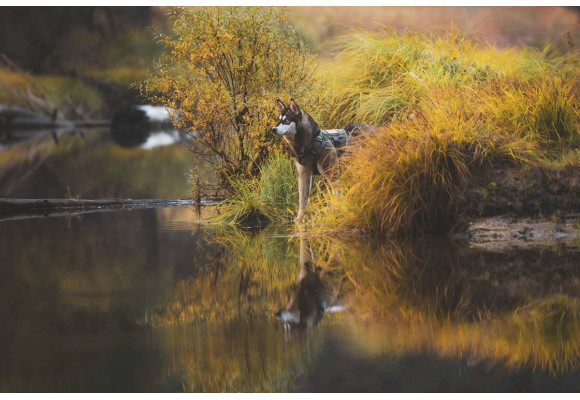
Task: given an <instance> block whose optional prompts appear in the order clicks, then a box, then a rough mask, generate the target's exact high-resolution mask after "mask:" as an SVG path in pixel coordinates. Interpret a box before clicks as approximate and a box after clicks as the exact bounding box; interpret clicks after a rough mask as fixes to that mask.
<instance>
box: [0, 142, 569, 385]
mask: <svg viewBox="0 0 580 400" xmlns="http://www.w3.org/2000/svg"><path fill="white" fill-rule="evenodd" d="M63 144H64V145H66V146H67V147H66V149H67V150H66V151H61V148H60V147H59V146H61V145H63ZM23 145H24V146H27V147H26V151H27V153H26V154H28V155H29V156H30V153H28V152H29V151H30V149H31V148H38V146H39V144H38V143H32V144H31V143H27V144H23ZM35 146H36V147H35ZM42 147H43V148H46V147H48V148H49V151H48V155H46V156H45V159H44V161H43V163H42V164H41V166H39V167H38V169H37V170H36V171H41V170H44V171H45V172H43V173H42V174H40V175H38V176H37V175H36V174H37V173H38V172H33V173H31V174H30V175H29V176H28V177H26V179H24V180H22V182H24V183H25V184H19V185H14V186H11V187H12V188H13V189H12V190H13V191H15V192H14V193H24V194H29V195H30V196H32V195H34V194H40V195H43V196H46V194H47V193H51V190H53V191H54V193H56V194H58V190H62V188H63V187H66V186H68V187H70V189H71V191H72V192H73V193H74V192H75V191H77V190H79V191H80V190H87V191H89V192H90V191H91V190H92V191H93V192H92V193H95V194H100V193H105V194H107V195H115V196H118V197H133V198H136V197H138V196H137V195H136V194H140V195H143V196H144V197H163V196H162V194H164V193H165V194H166V195H167V197H170V195H173V196H175V197H179V193H183V192H184V191H185V190H186V185H184V184H183V183H182V179H183V177H184V175H186V174H187V173H188V169H189V168H190V167H191V164H190V163H189V161H187V162H183V163H181V162H178V163H174V164H171V165H172V166H171V167H168V169H167V170H166V172H164V173H159V174H158V172H156V168H154V165H155V162H160V161H166V160H169V159H170V158H172V157H174V158H175V157H177V158H179V157H183V160H185V159H186V158H185V155H187V154H188V153H183V151H184V149H183V148H182V147H179V146H167V147H164V148H162V149H157V150H156V149H153V150H143V149H119V148H116V147H115V146H114V144H113V143H111V142H110V139H107V138H106V136H105V137H103V135H102V133H100V134H97V133H95V135H94V136H91V137H89V138H88V139H87V136H85V137H84V138H80V137H76V136H73V137H70V138H68V139H65V138H62V140H61V141H60V143H59V145H54V144H52V145H50V144H46V143H43V144H42ZM159 150H161V151H159ZM6 151H11V152H12V153H10V154H11V157H9V160H10V163H7V162H4V164H0V168H3V169H2V171H4V174H3V175H2V174H0V181H1V182H3V184H5V183H6V182H15V181H14V179H16V178H15V177H16V175H11V174H8V173H7V172H6V171H15V170H18V168H21V167H22V166H24V165H26V162H25V161H23V160H24V158H18V157H17V156H18V154H21V153H24V151H23V150H22V149H20V148H16V149H15V148H11V149H9V150H5V151H4V152H3V153H0V158H1V157H5V158H4V160H6V159H7V157H6V155H7V154H8V153H6ZM185 152H187V150H186V149H185ZM45 154H47V153H45ZM176 154H177V155H178V156H176ZM181 154H185V155H181ZM30 157H31V158H30ZM30 157H29V158H26V159H32V160H34V157H35V156H34V155H33V156H30ZM137 160H140V161H139V162H138V161H137ZM27 162H28V161H27ZM134 163H137V165H132V164H134ZM93 164H94V165H93ZM14 165H16V167H14ZM73 165H77V168H76V171H75V168H71V166H73ZM79 165H81V166H82V168H81V167H78V166H79ZM129 165H131V167H128V166H129ZM147 165H149V167H144V166H147ZM85 167H86V168H91V173H90V174H89V176H90V175H92V176H93V181H94V182H89V183H85V182H84V181H85V179H86V177H87V174H86V170H84V168H85ZM129 168H130V170H129V171H125V172H124V173H125V175H123V174H121V172H120V171H124V170H127V169H129ZM109 169H111V171H112V172H111V171H109ZM46 171H52V172H53V174H54V175H55V176H58V177H59V180H58V182H60V185H61V186H59V188H58V190H57V189H53V188H52V186H51V185H48V184H46V183H45V182H44V180H43V179H41V176H46V173H47V172H46ZM117 173H119V174H121V175H120V177H119V179H118V180H117V177H116V174H117ZM147 174H152V176H151V177H149V176H148V175H147ZM156 174H158V175H156ZM164 174H165V176H166V178H165V180H164V178H163V176H164ZM129 177H132V178H131V179H129ZM117 182H123V184H117ZM71 185H73V186H72V187H71ZM83 185H85V186H83ZM91 185H92V186H91ZM158 186H162V188H159V187H158ZM1 187H2V189H4V190H6V189H5V188H6V187H7V186H1ZM164 191H165V192H164ZM122 195H124V196H122ZM22 197H26V196H24V195H22ZM47 197H48V196H47ZM212 212H214V210H212V209H211V208H206V209H204V213H205V215H210V214H211V213H212ZM0 254H1V258H0V259H1V261H0V324H1V325H0V326H1V327H2V329H1V330H0V359H1V362H0V391H9V392H181V391H192V392H207V391H209V392H222V391H228V392H232V391H243V392H254V391H258V392H263V391H265V392H281V391H283V392H287V391H297V392H300V391H306V392H333V391H339V392H398V391H403V392H425V391H426V392H432V391H435V392H439V391H442V392H454V391H458V392H471V391H478V392H489V391H493V392H497V391H501V392H503V391H550V392H552V391H556V392H557V391H569V392H570V391H571V392H577V391H579V390H580V379H579V378H580V373H579V370H578V365H579V360H580V347H579V344H580V300H579V299H578V296H579V295H580V270H579V268H578V265H580V263H579V261H580V251H578V250H577V249H576V248H574V247H570V245H569V243H568V242H566V244H564V243H562V244H561V245H555V246H552V247H550V248H526V249H519V250H517V251H516V250H513V249H509V248H507V249H506V248H505V247H504V248H502V249H497V250H489V249H488V248H483V247H482V248H478V247H477V246H473V245H470V244H468V243H457V242H451V241H448V240H443V239H436V238H425V239H423V240H415V241H412V242H400V241H390V242H384V243H373V242H371V241H369V240H365V239H362V238H357V237H346V238H331V237H324V236H308V235H300V234H298V233H297V232H296V231H295V228H294V227H293V226H277V227H271V228H269V229H266V230H264V231H261V232H258V233H255V232H254V233H251V232H247V231H243V230H236V229H233V228H227V227H223V226H216V225H210V224H207V223H203V222H202V221H201V220H200V217H199V216H198V215H197V212H196V210H194V209H192V208H189V207H185V206H179V207H167V208H157V209H145V210H133V211H108V212H97V213H87V214H81V215H80V216H79V215H75V216H69V217H50V218H42V217H39V218H32V219H22V220H18V219H16V220H5V221H0ZM341 310H342V311H341ZM276 315H278V316H279V318H278V319H282V320H286V321H291V320H292V319H293V318H297V316H298V315H299V316H300V318H301V322H302V325H304V326H303V327H296V326H293V327H291V329H285V326H284V323H283V321H281V320H278V319H277V318H276Z"/></svg>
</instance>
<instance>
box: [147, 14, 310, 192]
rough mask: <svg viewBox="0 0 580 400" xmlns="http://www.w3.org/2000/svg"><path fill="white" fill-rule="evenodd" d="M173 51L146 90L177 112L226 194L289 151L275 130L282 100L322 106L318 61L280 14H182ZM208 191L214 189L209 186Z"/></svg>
mask: <svg viewBox="0 0 580 400" xmlns="http://www.w3.org/2000/svg"><path fill="white" fill-rule="evenodd" d="M159 41H160V42H161V43H163V44H164V45H165V48H166V51H165V53H164V54H163V56H162V57H161V58H160V59H158V60H157V62H156V63H155V65H154V66H153V69H152V71H151V72H150V74H149V77H148V79H147V81H146V82H145V85H144V89H145V92H146V94H148V95H149V97H150V98H152V99H153V100H155V101H157V102H159V103H162V104H165V105H167V106H169V107H172V108H174V109H176V110H178V118H177V124H178V126H179V127H180V128H183V129H185V130H187V131H188V132H191V133H192V135H194V136H195V137H196V138H197V139H198V140H196V145H197V147H196V150H195V151H196V154H197V155H198V156H199V157H200V158H201V159H203V160H204V161H207V162H210V163H212V164H213V165H214V166H215V167H216V171H217V176H218V179H217V182H214V183H215V184H217V185H218V186H219V187H221V188H226V189H228V188H229V187H231V185H229V182H231V180H232V179H233V178H236V179H239V178H240V177H241V178H250V177H254V176H257V175H258V174H259V167H260V166H261V165H262V164H264V163H265V162H266V161H268V160H269V159H270V158H271V157H272V155H273V154H274V153H275V152H276V151H277V150H280V149H281V148H282V145H281V141H280V140H279V138H276V137H275V136H274V135H273V134H272V133H271V132H270V128H271V126H272V125H273V121H275V119H276V115H275V110H274V104H275V99H276V98H277V97H282V98H285V97H288V96H290V95H292V96H294V97H296V98H300V99H301V100H302V101H304V102H307V103H308V104H312V105H316V104H317V103H318V99H319V98H320V96H319V93H320V84H319V83H318V82H317V81H316V79H315V77H314V71H315V64H314V56H313V54H312V52H311V51H310V50H309V48H308V46H307V45H306V43H305V42H304V40H303V38H302V37H301V36H300V34H299V33H298V32H296V31H295V30H294V28H293V27H292V26H291V25H290V24H289V23H288V21H287V19H286V14H285V12H284V11H283V10H282V9H280V8H257V7H194V8H183V9H176V10H175V11H174V13H173V16H172V33H171V35H170V36H163V35H160V36H159ZM206 183H207V182H206Z"/></svg>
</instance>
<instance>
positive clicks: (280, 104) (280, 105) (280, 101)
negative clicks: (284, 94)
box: [276, 99, 286, 114]
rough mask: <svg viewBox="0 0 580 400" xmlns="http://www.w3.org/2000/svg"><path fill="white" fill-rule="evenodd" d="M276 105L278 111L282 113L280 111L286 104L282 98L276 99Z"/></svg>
mask: <svg viewBox="0 0 580 400" xmlns="http://www.w3.org/2000/svg"><path fill="white" fill-rule="evenodd" d="M276 105H277V106H278V112H280V114H282V111H284V109H285V108H286V104H284V103H282V100H280V99H276Z"/></svg>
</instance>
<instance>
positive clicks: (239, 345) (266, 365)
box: [162, 320, 322, 392]
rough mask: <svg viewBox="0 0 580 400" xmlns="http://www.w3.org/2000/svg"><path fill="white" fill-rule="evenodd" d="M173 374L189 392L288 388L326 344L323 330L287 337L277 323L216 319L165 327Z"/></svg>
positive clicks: (291, 386)
mask: <svg viewBox="0 0 580 400" xmlns="http://www.w3.org/2000/svg"><path fill="white" fill-rule="evenodd" d="M162 335H163V338H164V341H165V342H166V343H167V347H168V352H169V354H168V357H171V358H172V359H173V360H174V361H173V368H172V373H173V374H175V375H177V376H178V377H179V378H178V379H179V380H180V381H181V382H182V389H183V391H185V392H288V391H292V390H293V384H294V381H295V379H296V377H297V375H298V374H303V373H305V372H306V371H307V369H308V365H309V364H310V363H311V362H312V360H313V358H314V357H315V356H316V352H317V349H318V348H319V347H320V343H321V340H322V332H321V331H320V330H314V331H310V332H308V333H307V334H303V335H293V336H292V339H291V340H290V341H285V340H284V333H283V330H282V329H281V327H280V326H278V327H277V326H276V324H275V323H274V322H273V321H263V320H256V321H252V322H242V323H223V322H212V323H208V324H202V325H196V326H190V327H187V328H185V329H179V330H174V329H171V330H163V331H162Z"/></svg>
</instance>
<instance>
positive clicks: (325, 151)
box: [272, 99, 368, 222]
mask: <svg viewBox="0 0 580 400" xmlns="http://www.w3.org/2000/svg"><path fill="white" fill-rule="evenodd" d="M277 105H278V110H279V111H280V117H279V120H278V123H277V124H276V126H274V127H273V128H272V132H274V133H275V134H277V135H280V136H283V137H284V139H285V140H286V142H287V143H288V146H289V147H290V151H291V152H292V154H294V161H295V163H296V169H297V170H298V193H299V204H300V207H299V210H298V215H297V216H296V221H297V222H300V221H301V220H302V217H303V216H304V213H305V212H306V206H307V205H308V198H309V196H310V190H311V188H312V176H313V175H317V174H321V175H322V176H323V177H324V179H325V180H326V181H327V182H328V184H329V185H330V187H331V189H332V190H333V192H335V193H336V192H337V191H338V187H337V178H338V176H337V174H338V170H337V168H336V164H337V162H338V157H339V155H340V150H338V149H340V147H343V146H346V145H347V144H348V143H349V141H350V138H351V137H352V136H356V135H357V134H358V133H360V132H362V131H366V130H367V128H368V127H367V126H366V125H363V124H355V125H348V126H346V127H344V128H342V129H332V130H322V129H320V126H318V124H317V123H316V121H314V120H313V119H312V117H311V116H310V115H308V114H307V113H306V112H305V111H304V110H302V109H301V108H300V107H299V106H298V104H296V102H295V101H294V99H292V100H290V105H289V106H286V105H285V104H284V103H283V102H282V101H281V100H277Z"/></svg>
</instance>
